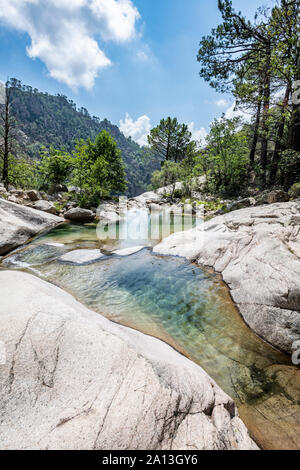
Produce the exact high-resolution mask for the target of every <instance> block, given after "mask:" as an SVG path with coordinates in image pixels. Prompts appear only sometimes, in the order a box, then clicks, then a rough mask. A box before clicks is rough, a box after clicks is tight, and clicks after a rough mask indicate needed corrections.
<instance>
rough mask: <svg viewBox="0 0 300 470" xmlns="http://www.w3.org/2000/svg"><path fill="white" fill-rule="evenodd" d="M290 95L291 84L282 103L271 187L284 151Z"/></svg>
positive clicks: (270, 181) (271, 171)
mask: <svg viewBox="0 0 300 470" xmlns="http://www.w3.org/2000/svg"><path fill="white" fill-rule="evenodd" d="M290 93H291V87H290V84H288V85H287V87H286V91H285V95H284V100H283V103H282V108H281V116H280V122H279V126H278V130H277V135H276V143H275V148H274V152H273V156H272V163H271V168H270V179H269V185H270V186H273V185H274V184H275V181H276V176H277V171H278V165H279V162H280V151H281V150H282V139H283V133H284V127H285V122H286V116H285V112H286V110H287V107H288V104H289V97H290Z"/></svg>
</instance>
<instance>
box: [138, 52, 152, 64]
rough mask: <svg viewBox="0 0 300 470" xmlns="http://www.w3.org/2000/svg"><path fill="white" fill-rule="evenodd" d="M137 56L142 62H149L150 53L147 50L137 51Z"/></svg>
mask: <svg viewBox="0 0 300 470" xmlns="http://www.w3.org/2000/svg"><path fill="white" fill-rule="evenodd" d="M136 57H137V59H138V60H139V61H141V62H147V60H148V59H149V57H148V54H147V53H146V52H145V51H138V52H137V53H136Z"/></svg>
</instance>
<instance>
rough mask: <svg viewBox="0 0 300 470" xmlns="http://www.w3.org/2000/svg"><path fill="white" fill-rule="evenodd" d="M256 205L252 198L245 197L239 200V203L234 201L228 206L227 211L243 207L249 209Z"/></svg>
mask: <svg viewBox="0 0 300 470" xmlns="http://www.w3.org/2000/svg"><path fill="white" fill-rule="evenodd" d="M255 205H256V200H255V199H254V197H247V198H245V199H240V200H239V201H234V202H233V203H232V204H229V205H228V210H229V211H236V210H239V209H244V208H245V207H251V206H255Z"/></svg>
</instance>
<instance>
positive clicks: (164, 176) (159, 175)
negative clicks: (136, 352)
mask: <svg viewBox="0 0 300 470" xmlns="http://www.w3.org/2000/svg"><path fill="white" fill-rule="evenodd" d="M182 177H183V171H182V167H181V166H180V164H178V163H175V162H170V161H166V162H165V163H164V165H163V166H162V169H161V170H160V171H155V172H154V173H153V175H152V184H153V187H154V188H155V189H157V188H161V187H164V186H170V191H171V192H170V194H169V196H170V198H171V199H173V198H174V197H176V183H177V182H178V181H181V180H182ZM179 197H182V193H181V192H180V195H179Z"/></svg>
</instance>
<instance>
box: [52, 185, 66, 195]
mask: <svg viewBox="0 0 300 470" xmlns="http://www.w3.org/2000/svg"><path fill="white" fill-rule="evenodd" d="M67 192H68V188H67V186H66V185H65V184H54V185H53V186H51V188H50V189H49V194H51V195H53V194H59V193H67Z"/></svg>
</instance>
